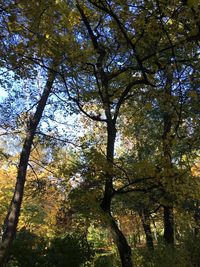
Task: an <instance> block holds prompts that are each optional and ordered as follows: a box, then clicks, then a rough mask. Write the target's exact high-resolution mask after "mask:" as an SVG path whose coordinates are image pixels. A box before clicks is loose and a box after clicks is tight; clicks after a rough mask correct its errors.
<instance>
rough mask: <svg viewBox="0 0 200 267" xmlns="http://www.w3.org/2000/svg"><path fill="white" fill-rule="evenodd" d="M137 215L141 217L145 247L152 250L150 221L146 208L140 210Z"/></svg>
mask: <svg viewBox="0 0 200 267" xmlns="http://www.w3.org/2000/svg"><path fill="white" fill-rule="evenodd" d="M139 216H140V218H141V221H142V225H143V229H144V232H145V236H146V245H147V248H148V249H149V250H153V249H154V245H153V237H152V232H151V222H150V216H149V213H148V212H147V210H142V211H140V212H139Z"/></svg>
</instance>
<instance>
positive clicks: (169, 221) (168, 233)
mask: <svg viewBox="0 0 200 267" xmlns="http://www.w3.org/2000/svg"><path fill="white" fill-rule="evenodd" d="M166 71H167V73H166V75H167V78H166V85H165V88H164V114H163V122H164V130H163V136H162V139H163V162H164V169H165V170H166V171H167V172H168V171H170V173H171V174H170V175H169V176H168V177H167V176H166V177H165V179H171V183H173V179H174V177H172V173H173V172H171V170H172V169H173V164H172V158H171V157H172V155H171V154H172V153H171V147H172V140H173V135H172V132H171V131H172V119H173V115H172V112H173V111H172V110H173V109H172V108H173V107H172V106H171V102H170V101H171V97H172V88H171V87H172V79H173V74H172V73H171V72H170V70H169V72H168V70H166ZM172 189H173V184H172ZM171 193H173V192H167V195H168V196H167V198H168V201H169V205H164V206H163V207H164V240H165V242H166V243H167V244H169V245H172V246H173V245H174V215H173V200H172V201H171V200H170V199H171V196H170V195H171ZM170 202H171V203H170Z"/></svg>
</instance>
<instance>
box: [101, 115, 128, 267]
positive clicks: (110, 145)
mask: <svg viewBox="0 0 200 267" xmlns="http://www.w3.org/2000/svg"><path fill="white" fill-rule="evenodd" d="M107 134H108V136H107V160H108V163H109V165H110V166H109V172H108V171H107V172H106V183H105V190H104V197H103V200H102V202H101V208H102V210H103V211H104V212H105V213H106V215H107V216H109V220H108V221H109V229H110V231H111V234H112V238H113V241H114V243H115V245H116V246H117V248H118V251H119V255H120V259H121V264H122V267H133V264H132V258H131V247H130V246H129V245H128V242H127V240H126V238H125V236H124V235H123V233H122V231H120V229H119V227H118V225H117V223H116V221H115V220H114V218H113V217H112V215H111V212H110V209H111V201H112V197H113V192H114V190H113V181H112V180H113V170H112V169H113V160H114V145H115V138H116V129H115V123H114V122H113V121H112V120H110V121H109V119H108V123H107Z"/></svg>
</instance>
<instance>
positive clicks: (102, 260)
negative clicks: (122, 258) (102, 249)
mask: <svg viewBox="0 0 200 267" xmlns="http://www.w3.org/2000/svg"><path fill="white" fill-rule="evenodd" d="M94 267H114V266H113V257H112V255H101V256H99V257H98V258H97V259H96V260H95V262H94Z"/></svg>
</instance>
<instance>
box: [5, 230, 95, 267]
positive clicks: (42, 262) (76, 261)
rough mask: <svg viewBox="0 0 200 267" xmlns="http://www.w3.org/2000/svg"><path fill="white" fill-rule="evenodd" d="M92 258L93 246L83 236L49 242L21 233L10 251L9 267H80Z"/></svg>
mask: <svg viewBox="0 0 200 267" xmlns="http://www.w3.org/2000/svg"><path fill="white" fill-rule="evenodd" d="M49 243H50V245H49ZM92 257H93V250H92V246H91V244H89V243H88V242H87V240H86V238H85V237H83V236H81V235H78V234H68V235H65V236H63V237H56V238H54V239H52V240H51V241H48V240H44V239H43V238H41V237H38V236H37V235H35V234H33V233H30V232H28V231H21V232H19V233H18V235H17V237H16V240H15V242H14V244H13V247H12V249H11V251H10V258H9V262H8V267H36V266H39V267H40V266H43V267H71V266H73V267H80V266H81V265H84V263H88V262H90V260H92ZM86 266H87V265H86Z"/></svg>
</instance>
